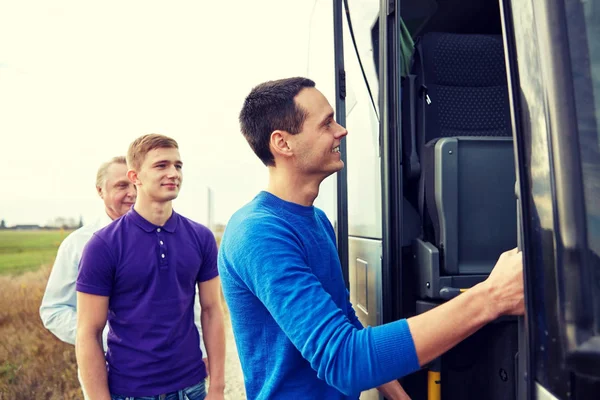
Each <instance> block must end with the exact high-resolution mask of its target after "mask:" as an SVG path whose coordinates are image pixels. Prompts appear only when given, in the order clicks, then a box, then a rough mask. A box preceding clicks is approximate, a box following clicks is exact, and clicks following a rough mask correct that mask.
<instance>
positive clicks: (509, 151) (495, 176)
mask: <svg viewBox="0 0 600 400" xmlns="http://www.w3.org/2000/svg"><path fill="white" fill-rule="evenodd" d="M403 84H404V85H405V86H404V87H403V91H402V92H403V93H402V94H403V101H404V104H403V107H404V108H403V111H404V113H405V114H404V116H403V121H404V123H403V131H404V134H403V140H404V142H403V144H404V146H403V147H404V157H405V160H406V161H405V163H404V164H405V168H406V170H405V171H407V173H406V175H407V177H408V178H409V179H413V181H415V182H418V191H419V196H418V208H419V213H420V215H421V218H422V221H423V225H424V232H423V241H425V242H429V243H430V244H433V246H434V247H435V248H436V249H437V250H438V251H439V255H438V257H439V264H440V266H439V268H440V271H439V272H440V275H474V274H483V275H485V274H488V273H489V272H490V270H491V268H492V267H493V266H494V264H495V261H496V260H497V259H498V256H499V255H500V253H501V252H502V251H504V250H508V249H510V248H512V247H515V246H516V241H517V233H516V232H517V230H516V229H517V228H516V221H517V217H516V200H515V195H514V183H515V179H516V178H515V168H514V155H513V146H512V137H511V135H512V132H511V126H510V110H509V103H508V87H507V81H506V69H505V64H504V50H503V42H502V38H501V37H500V36H491V35H463V34H452V33H439V32H432V33H427V34H425V35H424V36H423V37H422V38H421V39H420V40H419V41H417V43H416V46H415V54H414V56H413V64H412V66H411V74H409V76H408V77H407V78H406V79H405V80H404V83H403ZM417 253H419V252H417ZM420 253H423V252H422V251H421V252H420ZM429 263H430V262H429ZM425 264H428V263H425Z"/></svg>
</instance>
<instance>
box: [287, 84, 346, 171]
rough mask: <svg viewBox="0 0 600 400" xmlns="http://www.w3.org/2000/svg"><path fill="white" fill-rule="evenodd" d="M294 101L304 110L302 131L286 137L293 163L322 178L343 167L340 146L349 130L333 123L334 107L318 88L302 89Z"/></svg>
mask: <svg viewBox="0 0 600 400" xmlns="http://www.w3.org/2000/svg"><path fill="white" fill-rule="evenodd" d="M294 100H295V102H296V104H298V105H299V106H300V107H302V108H303V109H304V110H306V111H307V116H306V119H305V120H304V125H303V126H302V130H301V132H300V133H298V134H297V135H293V136H291V137H290V138H289V141H290V144H291V146H292V149H293V151H294V156H295V161H296V166H297V167H298V170H299V172H301V173H303V174H307V175H314V176H318V177H321V178H323V179H324V178H325V177H327V176H329V175H331V174H333V173H334V172H337V171H339V170H341V169H342V168H344V162H343V161H342V160H341V154H340V149H339V146H340V142H341V140H342V138H343V137H344V136H346V135H347V134H348V131H347V130H346V128H344V127H343V126H341V125H339V124H338V123H337V122H335V119H334V118H333V116H334V115H333V108H331V105H329V102H328V101H327V99H326V98H325V96H323V94H322V93H321V92H319V91H318V90H317V89H315V88H305V89H302V90H301V91H300V93H298V95H297V96H296V97H295V99H294Z"/></svg>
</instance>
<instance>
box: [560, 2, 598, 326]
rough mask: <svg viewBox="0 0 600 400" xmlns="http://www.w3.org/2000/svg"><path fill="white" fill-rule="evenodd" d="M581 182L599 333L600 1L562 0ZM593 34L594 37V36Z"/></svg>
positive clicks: (589, 266) (589, 263) (589, 265)
mask: <svg viewBox="0 0 600 400" xmlns="http://www.w3.org/2000/svg"><path fill="white" fill-rule="evenodd" d="M565 10H566V17H567V28H568V32H569V44H570V52H571V58H572V73H573V83H574V88H575V105H576V110H577V125H578V131H579V144H580V157H581V166H582V178H583V185H584V198H585V200H584V201H585V211H586V218H587V239H588V247H589V250H590V251H589V259H588V261H587V264H588V268H590V272H591V276H593V279H594V286H593V287H594V292H595V293H594V297H595V299H594V303H595V316H596V321H595V322H596V334H599V333H600V200H599V199H600V130H599V129H598V127H599V126H600V41H598V39H597V38H598V37H600V2H598V1H581V0H565ZM594 38H595V39H594Z"/></svg>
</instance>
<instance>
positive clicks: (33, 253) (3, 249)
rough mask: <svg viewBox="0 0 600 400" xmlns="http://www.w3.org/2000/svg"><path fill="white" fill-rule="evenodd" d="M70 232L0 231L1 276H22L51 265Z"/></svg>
mask: <svg viewBox="0 0 600 400" xmlns="http://www.w3.org/2000/svg"><path fill="white" fill-rule="evenodd" d="M68 234H69V232H68V231H12V230H2V231H0V275H6V274H10V275H14V274H21V273H24V272H27V271H33V270H37V269H38V268H39V267H40V265H44V264H48V263H51V262H52V260H54V257H55V256H56V250H57V249H58V246H59V245H60V243H61V242H62V240H63V239H64V238H65V237H66V236H67V235H68Z"/></svg>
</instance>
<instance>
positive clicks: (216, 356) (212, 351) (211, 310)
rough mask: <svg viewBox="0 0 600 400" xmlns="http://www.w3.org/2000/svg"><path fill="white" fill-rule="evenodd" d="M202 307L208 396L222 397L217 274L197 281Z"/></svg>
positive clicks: (220, 308)
mask: <svg viewBox="0 0 600 400" xmlns="http://www.w3.org/2000/svg"><path fill="white" fill-rule="evenodd" d="M198 290H199V291H200V306H201V308H202V314H201V319H202V334H203V335H202V336H203V337H204V344H205V346H206V351H207V353H208V354H207V356H208V359H209V360H210V363H209V368H210V370H209V375H210V386H209V388H208V396H209V397H207V398H210V397H212V396H215V398H222V397H223V392H224V390H225V323H224V319H223V305H222V304H221V279H220V278H219V277H218V276H217V277H215V278H212V279H210V280H208V281H204V282H200V283H198Z"/></svg>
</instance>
